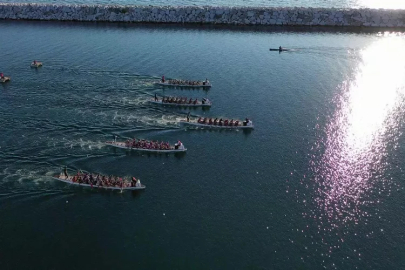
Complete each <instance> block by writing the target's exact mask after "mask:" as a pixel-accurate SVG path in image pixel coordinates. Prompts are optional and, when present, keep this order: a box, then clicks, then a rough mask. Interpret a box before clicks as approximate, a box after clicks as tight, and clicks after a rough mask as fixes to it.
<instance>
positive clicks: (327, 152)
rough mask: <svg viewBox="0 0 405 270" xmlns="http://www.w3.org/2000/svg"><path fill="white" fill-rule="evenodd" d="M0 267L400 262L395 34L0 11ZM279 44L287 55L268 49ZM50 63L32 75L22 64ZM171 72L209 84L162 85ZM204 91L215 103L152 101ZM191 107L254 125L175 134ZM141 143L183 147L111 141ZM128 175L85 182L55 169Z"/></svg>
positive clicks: (398, 37)
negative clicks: (71, 19) (165, 149)
mask: <svg viewBox="0 0 405 270" xmlns="http://www.w3.org/2000/svg"><path fill="white" fill-rule="evenodd" d="M0 27H1V29H2V35H3V36H5V37H7V42H1V43H0V50H1V51H2V52H3V55H2V58H1V59H0V67H1V71H2V72H4V73H5V75H6V76H7V75H9V76H11V77H12V81H11V82H10V83H8V84H5V85H2V86H0V127H1V129H0V136H1V138H2V140H1V141H0V158H1V163H0V216H1V217H2V221H1V222H0V254H1V255H2V258H3V259H2V260H0V267H1V268H2V269H21V268H42V269H49V268H57V269H72V268H102V269H111V268H113V267H115V268H116V267H118V268H133V267H134V266H136V267H137V268H139V269H140V268H155V269H157V268H167V269H173V268H178V269H195V268H207V269H223V268H229V269H240V268H262V269H263V268H264V269H268V268H272V269H297V268H305V269H317V268H320V267H326V268H332V269H333V268H337V269H356V268H359V269H381V268H387V267H389V268H391V269H399V268H401V267H402V265H403V264H404V263H405V261H404V259H403V256H401V255H402V254H403V252H404V248H403V246H404V242H405V240H404V238H403V235H402V233H401V229H400V228H402V226H403V223H404V222H405V216H404V214H403V213H404V211H403V210H404V209H403V208H404V207H403V200H404V190H403V167H404V161H403V160H404V155H405V153H404V152H403V150H402V149H403V148H402V146H403V145H404V137H403V136H402V133H403V131H404V127H403V125H402V123H403V118H404V109H405V104H404V101H405V99H404V93H405V81H404V77H403V74H404V72H405V64H404V63H405V61H404V60H405V53H404V50H403V48H404V45H405V36H404V34H403V33H388V32H382V33H381V32H375V31H374V30H369V32H354V31H349V32H332V31H331V28H308V29H306V28H253V27H246V28H225V27H180V26H153V25H152V26H150V25H149V26H147V25H145V26H143V25H126V24H100V23H99V24H92V23H88V24H80V23H54V22H5V21H2V22H0ZM279 45H282V46H285V47H289V48H293V49H295V50H294V51H293V52H289V53H281V54H279V53H278V52H269V51H268V49H269V47H278V46H279ZM34 59H37V60H39V61H43V63H44V66H43V67H42V68H40V69H31V68H30V67H29V64H30V62H31V61H32V60H34ZM163 74H164V75H165V76H166V78H185V79H205V78H209V79H210V80H211V81H212V83H213V85H214V86H213V88H212V89H211V90H209V91H202V90H176V89H165V90H163V89H161V88H158V87H155V86H154V84H153V83H154V82H155V81H156V80H158V79H159V78H160V76H161V75H163ZM155 93H157V94H158V95H163V94H164V95H182V96H187V97H193V98H195V97H198V98H201V97H208V98H209V99H211V100H212V101H213V106H212V108H211V109H209V110H201V109H191V110H190V109H177V108H162V107H156V106H150V105H148V104H147V103H146V101H147V100H148V99H150V98H152V97H153V95H154V94H155ZM189 111H191V114H192V115H193V116H199V115H202V116H209V117H229V118H244V117H249V118H251V119H252V120H253V121H254V124H255V130H254V131H252V132H247V133H246V132H242V131H222V132H221V131H207V130H185V129H183V128H181V127H180V126H179V125H178V124H177V122H178V120H180V119H183V118H184V117H185V115H186V114H187V112H189ZM114 135H117V136H118V137H119V139H123V140H124V139H127V138H131V137H143V138H145V139H159V140H168V141H170V142H175V141H177V140H181V141H182V142H183V143H184V144H185V145H186V147H187V148H188V149H189V150H188V151H187V153H186V154H184V155H179V156H177V155H168V156H167V155H144V154H137V153H133V152H132V153H131V152H126V151H122V150H114V149H111V148H110V147H106V146H104V144H103V142H104V141H106V140H111V139H112V138H113V136H114ZM65 165H67V166H68V167H69V168H71V169H74V170H77V169H82V170H86V171H91V172H100V173H103V174H116V175H121V176H125V175H126V176H130V175H134V176H136V177H139V178H140V179H141V180H142V182H143V183H144V184H145V185H146V186H147V189H146V190H145V191H142V192H134V193H131V192H123V193H119V192H109V191H97V190H89V189H84V188H83V189H82V188H77V187H72V186H68V185H66V184H64V183H60V182H57V181H55V180H52V179H50V178H49V176H51V175H53V174H55V173H59V171H60V168H61V167H63V166H65Z"/></svg>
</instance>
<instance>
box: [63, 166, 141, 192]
mask: <svg viewBox="0 0 405 270" xmlns="http://www.w3.org/2000/svg"><path fill="white" fill-rule="evenodd" d="M64 174H65V177H66V179H69V175H68V173H67V169H66V168H65V169H64ZM71 181H72V182H73V183H79V184H87V185H91V186H93V185H94V186H100V187H119V188H127V187H140V186H141V181H140V180H139V179H136V178H135V177H132V178H131V181H128V180H126V179H123V178H122V177H118V176H113V175H110V176H106V175H100V174H91V173H83V172H80V171H78V172H77V174H76V175H74V176H73V177H72V178H71Z"/></svg>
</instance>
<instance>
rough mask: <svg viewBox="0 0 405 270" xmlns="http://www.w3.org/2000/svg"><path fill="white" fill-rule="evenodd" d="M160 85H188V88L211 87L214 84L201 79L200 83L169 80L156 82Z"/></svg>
mask: <svg viewBox="0 0 405 270" xmlns="http://www.w3.org/2000/svg"><path fill="white" fill-rule="evenodd" d="M156 84H157V85H160V86H168V87H187V88H210V87H212V84H211V83H210V82H209V81H199V84H178V83H170V80H169V81H165V82H162V81H159V82H157V83H156Z"/></svg>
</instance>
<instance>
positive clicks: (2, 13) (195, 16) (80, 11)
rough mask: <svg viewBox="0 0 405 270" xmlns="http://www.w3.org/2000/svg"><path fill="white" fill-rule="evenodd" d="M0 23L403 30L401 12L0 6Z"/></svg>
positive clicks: (321, 9)
mask: <svg viewBox="0 0 405 270" xmlns="http://www.w3.org/2000/svg"><path fill="white" fill-rule="evenodd" d="M0 19H11V20H60V21H107V22H153V23H204V24H234V25H308V26H310V25H313V26H322V25H327V26H368V27H370V26H371V27H405V10H386V9H335V8H299V7H293V8H271V7H269V8H262V7H258V8H252V7H233V8H230V7H194V6H193V7H170V6H168V7H160V6H159V7H157V6H156V7H153V6H119V5H52V4H17V3H12V4H7V3H0Z"/></svg>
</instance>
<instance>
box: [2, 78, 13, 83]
mask: <svg viewBox="0 0 405 270" xmlns="http://www.w3.org/2000/svg"><path fill="white" fill-rule="evenodd" d="M8 81H11V78H10V77H3V78H0V82H1V83H5V82H8Z"/></svg>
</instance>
